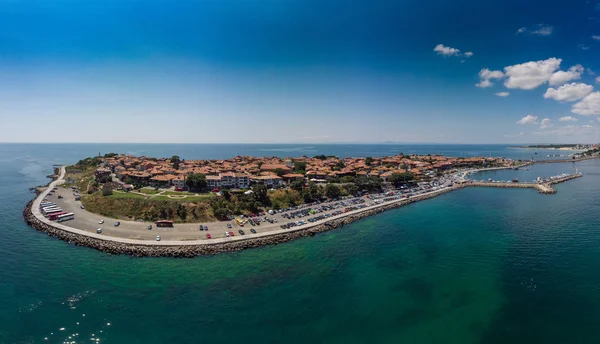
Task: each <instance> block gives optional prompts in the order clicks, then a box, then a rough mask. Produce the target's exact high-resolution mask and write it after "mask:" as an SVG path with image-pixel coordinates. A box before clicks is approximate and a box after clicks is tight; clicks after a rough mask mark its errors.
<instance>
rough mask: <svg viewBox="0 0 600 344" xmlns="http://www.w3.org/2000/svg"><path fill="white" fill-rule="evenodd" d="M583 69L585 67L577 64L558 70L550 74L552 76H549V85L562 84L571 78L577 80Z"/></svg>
mask: <svg viewBox="0 0 600 344" xmlns="http://www.w3.org/2000/svg"><path fill="white" fill-rule="evenodd" d="M584 71H585V69H584V68H583V66H582V65H580V64H577V65H575V66H573V67H571V68H569V69H568V70H567V71H566V72H565V71H562V70H559V71H557V72H556V73H554V74H552V76H551V77H550V80H549V81H548V82H549V83H550V85H553V86H554V85H562V84H564V83H565V82H568V81H571V80H579V79H581V74H583V72H584Z"/></svg>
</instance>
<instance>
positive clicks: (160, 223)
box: [156, 220, 173, 227]
mask: <svg viewBox="0 0 600 344" xmlns="http://www.w3.org/2000/svg"><path fill="white" fill-rule="evenodd" d="M156 227H173V221H171V220H159V221H156Z"/></svg>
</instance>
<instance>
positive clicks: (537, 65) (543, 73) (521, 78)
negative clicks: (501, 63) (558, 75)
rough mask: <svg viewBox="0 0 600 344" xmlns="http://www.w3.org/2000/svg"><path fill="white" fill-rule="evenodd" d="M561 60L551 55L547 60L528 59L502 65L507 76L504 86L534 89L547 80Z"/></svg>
mask: <svg viewBox="0 0 600 344" xmlns="http://www.w3.org/2000/svg"><path fill="white" fill-rule="evenodd" d="M561 62H562V60H561V59H557V58H554V57H552V58H549V59H547V60H542V61H530V62H525V63H521V64H516V65H513V66H508V67H504V72H505V74H506V76H507V77H508V78H507V79H506V81H505V82H504V86H506V87H507V88H519V89H523V90H531V89H534V88H536V87H538V86H540V85H541V84H543V83H545V82H548V81H549V80H550V78H552V75H553V74H554V72H555V71H556V70H557V69H558V68H559V67H560V63H561Z"/></svg>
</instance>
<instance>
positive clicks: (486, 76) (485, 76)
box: [475, 68, 504, 88]
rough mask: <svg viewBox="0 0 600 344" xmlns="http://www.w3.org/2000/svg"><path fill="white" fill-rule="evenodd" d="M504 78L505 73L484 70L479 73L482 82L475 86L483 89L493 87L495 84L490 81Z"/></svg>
mask: <svg viewBox="0 0 600 344" xmlns="http://www.w3.org/2000/svg"><path fill="white" fill-rule="evenodd" d="M503 77H504V73H502V72H501V71H499V70H489V69H487V68H483V69H482V70H480V71H479V79H480V82H479V83H478V84H475V86H477V87H481V88H486V87H491V86H492V85H494V84H492V82H491V81H490V80H492V79H502V78H503Z"/></svg>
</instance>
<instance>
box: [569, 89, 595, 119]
mask: <svg viewBox="0 0 600 344" xmlns="http://www.w3.org/2000/svg"><path fill="white" fill-rule="evenodd" d="M571 112H572V113H576V114H578V115H583V116H595V115H600V92H593V93H590V94H589V95H588V96H587V97H585V98H583V99H582V100H581V101H579V102H578V103H575V104H574V105H573V107H572V108H571Z"/></svg>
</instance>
